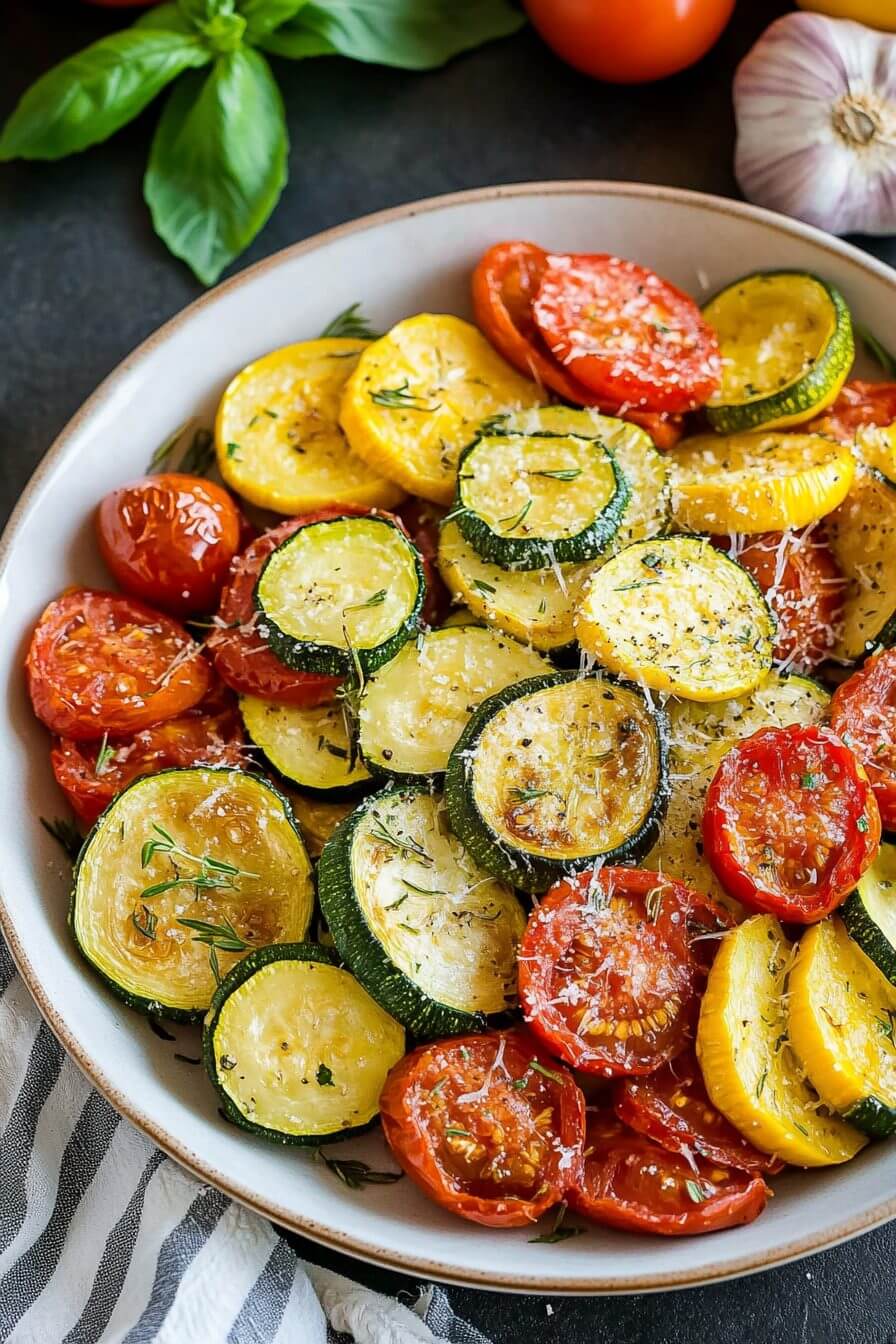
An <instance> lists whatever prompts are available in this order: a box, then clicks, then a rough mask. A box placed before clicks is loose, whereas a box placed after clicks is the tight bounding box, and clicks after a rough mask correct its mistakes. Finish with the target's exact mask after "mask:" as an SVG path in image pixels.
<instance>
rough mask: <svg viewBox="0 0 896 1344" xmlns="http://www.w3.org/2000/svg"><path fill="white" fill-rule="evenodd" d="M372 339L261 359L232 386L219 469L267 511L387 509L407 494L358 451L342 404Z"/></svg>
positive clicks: (218, 423) (223, 416) (223, 407)
mask: <svg viewBox="0 0 896 1344" xmlns="http://www.w3.org/2000/svg"><path fill="white" fill-rule="evenodd" d="M367 344H368V342H367V341H348V340H340V339H335V338H334V339H329V340H319V341H300V342H298V344H296V345H287V346H286V347H284V348H283V349H282V350H274V351H272V352H271V354H269V355H264V356H263V357H262V358H261V359H256V360H255V361H254V362H253V363H252V364H249V365H248V366H247V367H246V368H245V369H243V370H242V372H241V373H238V374H237V375H236V377H235V378H234V379H233V381H232V382H231V383H230V384H229V386H228V387H227V389H226V391H225V392H224V396H223V397H222V398H221V404H220V406H219V407H218V415H217V418H216V420H215V449H216V453H217V458H218V470H219V471H220V473H221V475H222V476H223V478H224V480H225V481H226V482H227V484H228V485H229V486H230V488H231V490H235V491H236V492H237V494H239V495H242V496H243V498H244V499H248V500H249V502H250V503H251V504H257V505H258V507H259V508H261V509H275V510H276V511H277V513H287V514H300V513H306V512H308V511H309V510H311V509H319V508H320V507H321V506H322V505H324V504H369V505H371V506H379V507H380V508H384V509H388V508H391V506H392V505H393V504H398V503H399V501H400V500H402V499H403V498H404V491H403V490H402V489H401V487H400V486H397V485H395V484H394V483H393V482H392V481H387V480H386V479H385V477H384V476H381V475H380V474H379V473H378V472H376V471H374V470H373V468H372V467H369V466H368V465H367V463H366V462H365V461H364V460H363V458H360V457H358V456H357V454H356V453H353V452H352V451H351V449H350V448H349V446H348V442H347V440H346V437H345V435H344V434H343V432H342V430H341V429H340V427H339V418H338V417H339V403H340V400H341V398H342V391H343V388H344V387H345V383H346V380H347V378H348V376H349V374H350V373H351V372H352V370H353V369H354V367H355V365H356V364H357V362H358V360H359V359H360V357H361V354H362V352H363V350H364V348H365V346H366V345H367Z"/></svg>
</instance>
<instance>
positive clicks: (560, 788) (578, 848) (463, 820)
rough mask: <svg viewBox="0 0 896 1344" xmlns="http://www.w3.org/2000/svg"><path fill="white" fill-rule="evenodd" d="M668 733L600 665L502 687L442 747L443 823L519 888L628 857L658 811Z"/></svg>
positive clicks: (650, 831) (640, 848)
mask: <svg viewBox="0 0 896 1344" xmlns="http://www.w3.org/2000/svg"><path fill="white" fill-rule="evenodd" d="M667 732H668V726H667V723H666V717H665V714H663V713H662V711H659V710H656V709H654V708H652V707H651V706H650V705H649V704H648V702H647V699H646V697H645V696H644V694H643V692H642V691H641V690H640V688H639V687H637V686H633V685H630V684H628V683H626V682H620V681H617V680H616V678H615V677H611V676H610V675H608V674H606V673H603V672H593V673H590V674H588V675H586V676H582V675H580V674H579V673H577V672H556V673H554V674H552V675H551V676H547V677H533V678H531V679H530V680H529V681H523V682H520V683H519V684H518V685H516V686H509V687H507V689H506V690H503V691H499V692H498V694H497V695H493V696H492V697H491V699H490V700H486V701H485V703H484V704H482V705H480V706H479V709H478V710H477V711H476V713H475V714H474V715H473V717H472V718H471V719H470V722H469V723H468V724H467V726H466V728H465V729H464V731H463V733H462V734H461V736H460V738H459V740H458V743H457V746H456V747H455V748H454V750H453V751H452V753H451V756H450V758H449V761H448V771H447V774H446V777H445V797H446V801H447V803H448V815H449V816H450V818H451V825H452V827H453V829H454V831H455V833H456V834H457V835H458V836H460V838H461V840H462V841H463V842H464V844H465V845H466V846H467V848H468V849H469V850H470V853H471V854H472V855H473V857H474V858H475V859H476V861H477V863H479V864H481V866H482V867H483V868H484V869H485V870H486V872H490V873H494V874H495V875H496V876H498V877H503V878H505V879H506V880H507V881H508V882H513V883H515V884H516V885H517V886H518V887H522V888H523V890H524V891H536V892H537V891H544V890H545V888H547V887H549V886H550V885H551V883H552V882H554V881H556V880H557V879H558V878H560V877H562V876H563V875H564V874H565V873H571V872H581V871H582V870H583V869H585V868H590V867H592V866H593V864H594V863H595V861H596V860H602V861H604V862H606V863H614V862H615V863H618V862H621V861H622V862H625V861H629V862H632V861H635V860H637V859H639V858H640V857H641V856H642V855H643V854H645V853H646V852H647V850H648V849H649V848H650V846H651V845H652V844H653V842H654V840H655V839H656V836H657V832H658V830H659V824H660V821H661V820H662V817H663V813H664V812H665V809H666V800H667V797H668V778H667V772H666V749H667Z"/></svg>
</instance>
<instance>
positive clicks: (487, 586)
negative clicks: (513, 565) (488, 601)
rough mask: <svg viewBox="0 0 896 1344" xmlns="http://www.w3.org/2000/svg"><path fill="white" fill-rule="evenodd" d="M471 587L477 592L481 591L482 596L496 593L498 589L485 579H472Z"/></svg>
mask: <svg viewBox="0 0 896 1344" xmlns="http://www.w3.org/2000/svg"><path fill="white" fill-rule="evenodd" d="M473 587H474V588H475V589H476V591H477V592H479V593H482V594H483V596H486V597H490V596H491V594H492V593H496V592H497V591H498V590H497V588H496V587H495V586H494V584H492V583H486V581H485V579H474V580H473Z"/></svg>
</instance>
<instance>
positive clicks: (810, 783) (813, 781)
mask: <svg viewBox="0 0 896 1344" xmlns="http://www.w3.org/2000/svg"><path fill="white" fill-rule="evenodd" d="M823 783H824V775H819V774H815V773H813V771H811V770H809V771H807V772H806V774H804V775H800V788H803V789H817V788H818V786H819V784H823Z"/></svg>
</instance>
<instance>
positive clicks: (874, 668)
mask: <svg viewBox="0 0 896 1344" xmlns="http://www.w3.org/2000/svg"><path fill="white" fill-rule="evenodd" d="M831 728H832V729H833V731H834V732H835V733H837V734H838V736H839V737H842V738H843V741H844V742H845V743H846V744H847V746H848V747H849V748H850V750H851V751H852V752H853V754H854V755H855V756H858V758H859V760H860V761H861V762H862V765H863V766H864V767H865V771H866V773H867V775H868V779H869V780H870V782H871V787H872V789H873V790H874V796H875V798H876V799H877V806H878V809H879V811H880V819H881V823H882V825H883V828H884V830H886V831H893V830H896V649H884V650H883V652H882V653H878V654H875V656H874V657H873V658H869V659H868V661H867V662H866V663H865V665H864V667H860V668H859V670H858V671H857V672H853V674H852V676H851V677H850V678H849V680H848V681H844V682H843V684H842V686H838V687H837V689H836V691H835V692H834V698H833V700H832V701H831Z"/></svg>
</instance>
